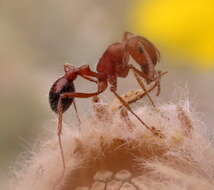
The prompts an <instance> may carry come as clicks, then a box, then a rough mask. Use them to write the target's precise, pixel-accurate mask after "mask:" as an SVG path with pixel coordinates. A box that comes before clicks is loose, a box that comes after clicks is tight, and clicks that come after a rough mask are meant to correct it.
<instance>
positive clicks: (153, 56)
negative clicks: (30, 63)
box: [49, 32, 165, 168]
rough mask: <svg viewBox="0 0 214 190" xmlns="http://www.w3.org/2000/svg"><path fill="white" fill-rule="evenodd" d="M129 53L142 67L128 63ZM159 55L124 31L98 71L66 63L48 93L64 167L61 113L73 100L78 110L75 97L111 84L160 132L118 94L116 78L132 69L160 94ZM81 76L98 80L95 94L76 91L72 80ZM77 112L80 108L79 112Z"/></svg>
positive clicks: (144, 39) (88, 95) (122, 101)
mask: <svg viewBox="0 0 214 190" xmlns="http://www.w3.org/2000/svg"><path fill="white" fill-rule="evenodd" d="M130 56H131V57H132V58H133V59H134V60H135V61H136V63H138V64H139V65H140V67H141V70H139V69H138V68H136V67H135V66H133V65H131V64H129V58H130ZM159 59H160V54H159V51H158V50H157V48H156V47H155V46H154V45H153V44H152V43H151V42H150V41H149V40H147V39H146V38H144V37H141V36H136V35H134V34H132V33H129V32H125V33H124V36H123V40H122V42H118V43H114V44H112V45H110V46H109V47H108V48H107V50H106V51H105V52H104V54H103V55H102V57H101V58H100V60H99V62H98V64H97V69H96V70H97V72H94V71H92V70H91V69H90V67H89V65H83V66H80V67H78V68H77V67H74V66H72V65H68V64H66V65H64V71H65V75H64V76H62V77H61V78H59V79H58V80H57V81H56V82H55V83H54V84H53V86H52V87H51V90H50V93H49V102H50V106H51V108H52V110H53V111H54V112H56V113H57V114H58V129H57V132H58V138H59V144H60V150H61V155H62V160H63V166H64V168H65V161H64V154H63V149H62V143H61V133H62V116H63V113H64V112H65V111H66V110H67V109H68V108H69V106H70V105H71V104H72V103H73V104H74V108H75V110H76V105H75V102H74V98H75V97H76V98H89V97H93V96H97V95H98V94H100V93H102V92H103V91H104V90H106V88H107V87H108V84H110V85H111V87H110V90H111V91H112V92H113V93H114V95H115V96H116V97H117V98H118V99H119V100H120V101H121V103H122V104H123V105H124V106H125V107H126V108H127V109H128V111H130V112H131V113H132V114H133V115H135V117H136V118H137V119H138V120H139V121H140V122H141V123H142V124H143V125H144V126H145V127H146V128H147V129H149V130H150V131H151V132H152V133H153V134H155V135H157V131H156V130H155V129H154V127H149V126H148V125H147V124H146V123H145V122H144V121H143V120H142V119H141V118H139V116H137V115H136V114H135V113H134V112H133V111H132V109H131V108H130V106H129V105H128V104H127V103H126V102H125V101H124V100H123V99H122V98H121V97H120V96H119V95H118V94H117V92H116V91H117V78H118V77H122V78H125V77H127V75H128V73H129V71H130V70H132V71H133V72H134V74H135V77H136V79H137V81H138V83H139V84H140V85H141V87H142V88H143V89H144V90H145V92H146V89H145V86H144V84H143V83H142V81H140V79H139V76H140V77H142V78H144V79H145V80H146V82H147V84H149V83H150V82H152V81H155V85H156V86H157V87H158V93H157V94H159V92H160V83H159V81H160V77H161V75H163V74H165V73H161V72H160V71H158V72H157V71H156V70H155V65H156V64H157V63H158V62H159ZM77 76H81V77H83V78H85V79H86V80H89V81H92V82H94V83H97V88H98V89H97V91H96V92H94V93H80V92H75V88H74V84H73V81H74V80H75V79H76V78H77ZM147 96H148V98H149V100H150V101H151V103H152V105H153V106H155V105H154V103H153V101H152V99H151V97H150V95H149V94H148V93H147ZM76 113H77V111H76Z"/></svg>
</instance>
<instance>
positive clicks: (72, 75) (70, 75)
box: [64, 64, 78, 80]
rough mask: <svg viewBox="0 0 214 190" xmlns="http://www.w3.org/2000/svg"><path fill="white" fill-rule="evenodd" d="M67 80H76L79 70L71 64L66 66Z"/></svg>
mask: <svg viewBox="0 0 214 190" xmlns="http://www.w3.org/2000/svg"><path fill="white" fill-rule="evenodd" d="M64 71H65V78H66V79H68V80H74V79H76V77H77V72H78V69H77V68H76V67H74V66H73V65H70V64H64Z"/></svg>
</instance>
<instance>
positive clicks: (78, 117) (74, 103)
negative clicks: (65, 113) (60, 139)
mask: <svg viewBox="0 0 214 190" xmlns="http://www.w3.org/2000/svg"><path fill="white" fill-rule="evenodd" d="M73 105H74V110H75V112H76V116H77V119H78V121H79V125H80V124H81V120H80V116H79V114H78V111H77V106H76V102H75V100H74V101H73Z"/></svg>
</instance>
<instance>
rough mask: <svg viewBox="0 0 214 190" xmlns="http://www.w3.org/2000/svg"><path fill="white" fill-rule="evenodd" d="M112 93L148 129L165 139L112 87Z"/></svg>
mask: <svg viewBox="0 0 214 190" xmlns="http://www.w3.org/2000/svg"><path fill="white" fill-rule="evenodd" d="M111 91H112V92H113V93H114V95H115V96H116V97H117V98H118V100H119V101H120V102H121V103H122V104H123V105H124V106H125V107H126V108H127V110H128V111H129V112H131V113H132V114H133V115H134V116H135V117H136V118H137V119H138V120H139V121H140V122H141V123H142V124H143V125H144V126H145V127H146V129H148V130H149V131H150V132H151V133H152V134H153V135H155V136H158V137H160V138H164V135H163V134H162V133H161V131H160V130H157V129H155V127H149V126H148V125H147V124H146V123H145V122H144V121H143V120H142V119H141V118H140V117H139V116H138V115H137V114H136V113H135V112H134V111H133V110H132V109H131V107H130V106H129V104H128V103H127V102H126V101H125V100H124V99H123V98H122V97H120V95H119V94H117V92H116V90H115V87H114V86H112V87H111Z"/></svg>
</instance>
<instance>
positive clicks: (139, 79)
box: [130, 65, 156, 107]
mask: <svg viewBox="0 0 214 190" xmlns="http://www.w3.org/2000/svg"><path fill="white" fill-rule="evenodd" d="M130 68H131V69H132V71H133V73H134V76H135V78H136V80H137V82H138V84H139V85H140V86H141V88H142V89H143V90H144V92H145V93H146V96H147V97H148V98H149V101H150V102H151V104H152V106H153V107H156V106H155V104H154V101H153V100H152V98H151V96H150V94H149V93H148V91H147V89H146V87H145V85H144V83H143V80H142V79H141V78H140V77H139V72H141V71H139V70H138V69H136V68H135V67H134V66H133V65H131V66H130ZM136 70H138V71H139V72H137V71H136ZM140 76H144V73H143V72H141V75H140ZM143 78H145V77H143Z"/></svg>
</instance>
